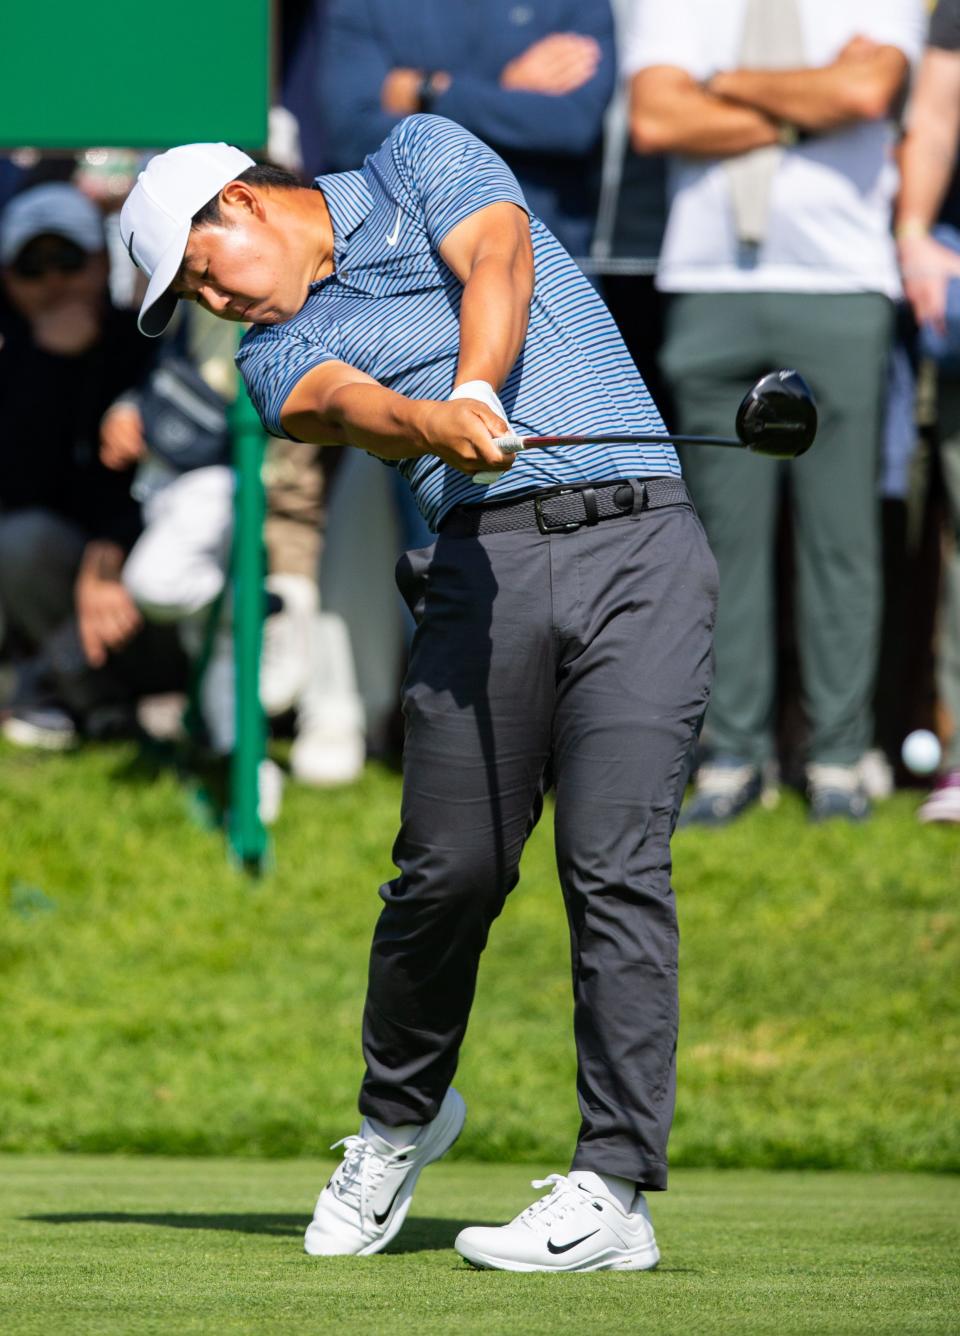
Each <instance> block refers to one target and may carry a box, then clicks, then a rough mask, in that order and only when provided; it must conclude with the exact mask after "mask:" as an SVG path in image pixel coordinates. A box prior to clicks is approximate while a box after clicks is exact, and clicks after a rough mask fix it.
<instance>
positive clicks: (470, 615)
mask: <svg viewBox="0 0 960 1336" xmlns="http://www.w3.org/2000/svg"><path fill="white" fill-rule="evenodd" d="M397 577H398V583H399V585H400V587H401V592H402V593H403V594H404V597H405V598H406V600H407V602H408V604H409V606H410V608H411V610H412V611H413V614H414V617H415V618H416V620H417V623H418V627H417V631H416V634H415V637H414V642H413V647H412V651H411V660H410V666H409V670H408V673H407V678H406V681H405V683H404V691H403V709H404V718H405V721H406V736H405V745H404V789H403V805H402V824H401V828H400V833H399V835H398V837H397V841H396V845H395V848H394V861H395V863H396V865H397V867H398V868H399V870H400V875H399V876H398V877H397V878H396V879H395V880H393V881H391V882H389V883H387V884H386V885H385V886H383V887H382V888H381V892H380V894H381V896H382V898H383V900H384V902H385V906H384V909H383V911H382V913H381V916H380V919H379V922H378V924H377V928H376V932H375V935H374V941H373V947H372V952H371V960H370V977H369V989H368V993H367V1004H366V1009H365V1014H364V1025H363V1042H364V1056H365V1058H366V1063H367V1071H366V1076H365V1079H364V1082H363V1087H362V1090H361V1096H360V1108H361V1111H362V1112H363V1113H366V1114H369V1115H372V1116H373V1117H376V1118H379V1119H381V1120H382V1121H383V1122H385V1123H387V1124H388V1125H390V1124H397V1123H402V1122H418V1123H422V1122H425V1121H427V1120H429V1119H431V1118H433V1117H434V1116H435V1115H436V1112H437V1109H438V1107H439V1104H440V1101H441V1099H442V1098H443V1095H444V1092H445V1091H446V1089H447V1087H448V1085H449V1084H450V1081H451V1080H452V1078H453V1074H454V1071H455V1069H456V1066H457V1058H458V1052H459V1048H460V1044H461V1041H462V1039H463V1035H464V1031H465V1029H466V1024H467V1017H468V1014H469V1011H470V1006H471V1003H472V1001H473V995H474V988H475V983H476V976H477V967H478V964H479V959H480V954H481V952H482V951H483V948H484V946H485V944H486V941H487V934H488V931H489V928H490V925H491V923H492V922H493V920H494V919H495V918H496V917H497V915H498V914H499V913H500V910H501V909H502V907H503V904H504V900H505V898H506V896H507V894H508V892H509V891H510V890H511V889H512V888H513V887H514V886H515V884H516V882H517V879H518V873H517V868H518V864H519V860H520V854H521V850H522V849H523V846H524V842H525V841H526V839H527V836H528V835H529V833H530V831H531V829H532V828H533V825H534V824H535V822H536V820H537V817H538V816H539V814H540V808H541V804H542V794H543V791H544V788H545V784H546V781H547V778H548V776H549V777H550V778H552V781H553V783H554V785H555V789H556V850H557V863H558V871H559V875H560V882H561V886H562V888H563V895H564V900H565V904H566V911H567V917H568V921H569V927H570V938H571V946H572V963H573V992H574V1004H575V1005H574V1026H575V1035H576V1044H577V1056H578V1082H577V1084H578V1096H579V1102H580V1110H581V1114H582V1126H581V1131H580V1136H579V1142H578V1147H577V1150H576V1155H575V1158H574V1165H575V1166H576V1167H583V1168H590V1169H593V1170H599V1171H601V1172H607V1173H611V1174H619V1175H622V1176H624V1177H626V1178H631V1179H634V1180H635V1181H637V1182H638V1183H639V1184H641V1185H642V1186H645V1187H648V1188H662V1187H664V1186H665V1184H666V1144H667V1136H668V1133H669V1129H670V1123H671V1120H672V1116H673V1104H674V1092H675V1050H676V1038H677V922H676V912H675V906H674V897H673V891H672V888H671V885H670V866H671V865H670V836H671V834H672V832H673V828H674V824H675V822H676V816H677V810H678V807H679V803H680V799H681V796H682V792H683V787H684V784H685V781H686V777H687V773H688V765H689V756H690V752H691V747H692V743H693V741H694V738H695V736H696V734H697V731H698V729H699V724H700V719H701V717H702V715H703V711H704V709H705V707H706V702H707V697H708V693H709V685H710V676H711V662H712V649H711V637H712V629H713V620H714V612H715V603H716V568H715V566H714V562H713V558H712V556H711V555H710V551H709V549H708V547H707V543H706V539H705V537H704V533H703V530H702V528H701V526H700V523H699V520H698V519H697V517H696V514H695V512H694V510H693V508H692V506H690V505H689V504H688V505H676V506H671V507H665V508H663V509H659V510H647V511H642V512H640V513H639V514H635V515H630V516H627V517H624V518H618V519H610V520H606V521H604V522H602V523H600V524H598V525H596V526H594V527H592V528H582V529H580V530H577V531H576V532H574V533H567V534H552V535H542V534H540V533H539V532H538V531H537V530H536V529H532V530H524V531H522V532H512V533H503V534H494V535H489V536H483V537H479V538H476V537H475V538H462V537H461V538H454V537H444V536H443V535H442V534H441V536H440V538H439V539H438V541H437V542H436V543H435V544H434V545H433V546H432V547H429V548H425V549H422V550H418V551H414V552H410V553H407V554H406V556H405V557H403V558H401V561H400V563H399V565H398V568H397ZM535 986H536V984H535V981H534V980H533V979H531V980H530V987H531V989H532V988H534V987H535ZM532 1056H533V1055H531V1058H532Z"/></svg>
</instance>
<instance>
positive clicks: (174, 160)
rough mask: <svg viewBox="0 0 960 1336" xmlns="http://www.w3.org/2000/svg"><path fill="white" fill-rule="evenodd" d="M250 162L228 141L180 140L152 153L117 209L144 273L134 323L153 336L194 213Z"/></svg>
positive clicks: (162, 322)
mask: <svg viewBox="0 0 960 1336" xmlns="http://www.w3.org/2000/svg"><path fill="white" fill-rule="evenodd" d="M253 165H254V162H253V158H251V157H248V156H247V154H246V153H243V152H241V150H240V149H238V148H233V147H232V146H231V145H230V144H184V145H182V146H181V147H180V148H171V149H168V151H167V152H166V153H158V154H157V156H156V157H155V158H151V159H150V161H149V162H148V163H147V166H146V168H145V169H144V170H143V171H142V172H141V173H140V175H139V176H138V177H137V184H136V185H135V186H134V187H133V189H132V190H131V191H130V194H129V195H128V196H127V199H126V202H125V203H124V206H123V208H122V210H121V211H120V236H121V237H122V238H123V244H124V245H125V246H126V248H127V253H128V255H129V256H130V259H131V260H132V261H133V263H134V264H135V265H136V266H137V268H138V269H142V270H143V272H144V273H145V274H146V275H147V276H148V277H149V279H150V282H149V284H148V285H147V293H146V296H145V297H144V299H143V303H142V305H141V307H140V316H139V319H138V321H137V324H138V325H139V326H140V330H141V332H142V333H144V334H148V335H149V336H150V337H151V338H156V336H157V335H158V334H162V333H163V331H164V330H165V329H166V327H167V325H168V324H169V323H170V317H171V316H172V315H173V312H174V309H175V308H176V305H177V298H176V297H175V296H174V294H173V293H171V292H169V291H168V289H169V287H170V284H171V283H172V282H173V280H174V279H175V278H176V276H177V271H178V269H179V268H180V265H181V264H182V262H183V255H184V251H185V250H186V249H187V239H188V238H189V236H190V223H191V220H192V219H193V215H194V214H195V213H198V212H199V210H200V209H202V208H203V206H204V205H205V204H208V203H209V202H210V200H212V199H214V198H215V197H216V196H217V195H219V193H220V191H221V190H222V189H223V187H224V186H225V185H227V184H228V183H229V182H230V181H235V180H236V178H237V177H238V176H240V175H241V174H242V173H243V172H245V171H246V170H247V168H248V167H252V166H253Z"/></svg>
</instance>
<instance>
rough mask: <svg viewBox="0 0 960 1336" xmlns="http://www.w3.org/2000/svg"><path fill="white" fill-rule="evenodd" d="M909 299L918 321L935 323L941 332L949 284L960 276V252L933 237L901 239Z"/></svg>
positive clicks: (902, 262) (920, 322)
mask: <svg viewBox="0 0 960 1336" xmlns="http://www.w3.org/2000/svg"><path fill="white" fill-rule="evenodd" d="M898 249H899V253H900V268H901V271H902V273H903V286H904V290H905V291H906V294H907V301H908V302H909V303H910V305H911V307H912V308H913V314H914V316H915V317H916V321H917V324H918V325H924V324H931V325H933V326H934V328H935V329H936V330H938V331H939V332H940V333H941V334H942V333H943V331H944V325H945V322H946V310H947V284H948V283H949V281H950V279H951V278H960V255H958V254H957V252H956V251H952V250H951V249H950V248H949V247H948V246H941V245H940V243H939V241H935V240H934V239H933V237H923V236H921V237H904V238H903V239H902V240H901V241H900V242H899V243H898Z"/></svg>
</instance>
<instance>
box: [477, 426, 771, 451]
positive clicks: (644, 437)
mask: <svg viewBox="0 0 960 1336" xmlns="http://www.w3.org/2000/svg"><path fill="white" fill-rule="evenodd" d="M500 439H501V440H504V441H506V440H517V441H519V442H521V446H520V448H521V449H523V450H530V449H534V448H540V447H549V446H551V445H661V444H669V443H672V444H674V445H724V446H730V447H732V448H734V449H737V450H743V449H745V448H746V447H745V443H744V442H743V441H738V440H737V439H736V438H735V437H733V436H681V435H680V434H679V433H677V432H660V433H659V434H658V433H656V432H652V431H646V432H643V431H628V432H601V433H599V434H594V435H590V436H517V437H503V438H500Z"/></svg>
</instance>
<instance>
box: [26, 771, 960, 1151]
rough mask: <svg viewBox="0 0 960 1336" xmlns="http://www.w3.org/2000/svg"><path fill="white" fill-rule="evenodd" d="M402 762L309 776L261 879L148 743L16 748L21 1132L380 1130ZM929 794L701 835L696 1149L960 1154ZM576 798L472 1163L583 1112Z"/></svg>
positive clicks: (948, 935) (535, 888) (542, 892)
mask: <svg viewBox="0 0 960 1336" xmlns="http://www.w3.org/2000/svg"><path fill="white" fill-rule="evenodd" d="M398 797H399V780H398V778H397V777H396V776H395V775H394V774H392V773H390V772H389V771H386V770H384V769H380V768H377V767H370V768H369V769H368V771H367V773H366V775H365V777H364V779H363V781H362V782H361V783H360V784H359V785H358V786H357V787H355V788H351V789H347V790H343V791H340V792H335V793H329V794H321V793H317V792H311V791H309V790H306V789H302V788H297V787H295V786H292V787H291V788H290V789H289V790H288V796H287V800H286V803H285V806H284V811H283V815H282V817H281V821H280V824H279V826H278V827H277V831H276V850H277V869H276V872H275V873H274V874H273V875H272V876H271V877H269V878H267V879H266V880H264V881H262V882H261V883H259V884H251V883H250V882H248V881H247V880H245V878H244V877H243V876H242V875H241V874H239V873H237V872H236V871H234V870H232V869H231V868H229V867H228V865H227V863H226V860H225V858H224V852H223V846H222V843H221V840H220V838H219V837H218V835H216V834H215V833H211V832H209V831H204V830H202V829H201V828H200V827H199V826H198V825H197V824H196V823H195V822H193V821H192V820H191V818H190V816H189V813H188V806H189V804H188V799H187V796H186V794H185V791H184V789H183V788H182V786H181V785H179V784H178V782H177V781H176V779H175V777H174V776H173V775H172V774H171V773H170V772H167V771H163V770H158V769H156V768H154V767H152V766H150V765H149V764H144V763H143V762H142V761H141V760H139V759H138V757H137V754H136V751H135V749H134V748H132V747H126V746H118V747H112V748H105V749H102V750H91V751H88V752H85V753H83V754H81V755H78V756H72V757H36V756H26V755H23V754H21V753H16V752H14V751H12V750H11V749H9V748H5V749H3V748H0V989H2V997H3V1012H4V1022H3V1024H2V1025H0V1148H3V1149H8V1150H19V1151H44V1150H60V1149H69V1150H74V1151H87V1152H103V1151H115V1150H120V1151H128V1152H140V1151H146V1152H167V1153H175V1154H177V1153H179V1154H184V1153H186V1154H198V1153H204V1154H213V1155H219V1154H244V1155H252V1156H284V1155H300V1154H323V1153H324V1152H325V1151H326V1148H327V1147H328V1146H329V1144H330V1142H332V1141H333V1140H334V1139H336V1138H337V1137H339V1136H342V1135H343V1134H344V1133H345V1132H348V1131H350V1130H351V1129H352V1127H353V1126H354V1123H355V1117H356V1115H355V1097H356V1086H357V1082H358V1079H359V1076H360V1059H359V1051H358V1031H359V1020H360V1012H361V1007H362V999H363V988H364V982H365V975H366V957H367V949H368V944H369V938H370V933H371V929H372V927H373V923H374V921H375V919H376V915H377V911H378V906H379V901H378V899H377V895H376V890H377V886H378V885H379V884H380V883H381V882H382V881H383V880H385V879H387V878H388V877H390V876H391V875H392V872H393V869H392V865H391V862H390V846H391V843H392V839H393V835H394V831H395V825H396V817H397V809H398ZM918 800H919V798H918V796H913V795H909V794H907V795H901V796H900V797H898V798H897V799H896V800H894V801H893V802H892V803H889V804H886V805H884V806H883V808H882V809H881V810H880V811H879V812H878V814H877V816H876V818H875V819H874V821H873V822H871V823H870V824H869V825H867V826H865V827H863V828H862V829H861V828H851V827H849V826H844V825H831V826H827V827H822V828H811V827H810V826H809V825H808V823H807V820H806V815H805V811H804V808H803V805H802V803H801V802H800V801H799V800H798V799H796V798H794V797H792V796H791V797H788V798H787V799H786V800H785V801H784V802H783V803H782V805H781V807H780V808H779V810H777V811H774V812H766V811H757V812H755V813H753V814H751V815H750V816H748V817H747V818H746V819H745V820H743V821H742V822H740V823H738V824H737V825H735V826H733V827H731V828H730V829H728V830H724V831H718V832H709V833H702V832H701V833H696V832H690V833H682V834H680V835H679V836H678V837H677V839H676V842H675V855H676V866H675V877H674V881H675V885H676V887H677V895H678V903H679V909H680V921H681V932H682V1030H681V1047H680V1087H679V1101H678V1107H677V1119H676V1125H675V1132H674V1136H673V1141H672V1157H673V1163H674V1164H675V1165H715V1166H734V1165H740V1166H744V1165H752V1166H756V1167H771V1166H780V1167H792V1168H801V1167H813V1166H819V1167H842V1168H861V1169H883V1170H895V1169H914V1170H942V1169H948V1170H957V1169H960V1118H958V1116H957V1115H958V1101H957V1082H958V1075H957V1073H958V1071H960V1025H958V1005H960V1004H958V990H957V978H958V975H960V932H958V926H960V906H958V888H960V832H958V831H956V830H945V829H923V828H921V827H919V826H918V825H917V823H916V821H915V819H914V810H915V807H916V805H917V802H918ZM569 991H570V990H569V966H568V944H567V934H566V925H565V921H564V917H563V912H562V907H561V901H560V897H559V893H558V890H557V887H556V881H555V874H554V868H553V851H552V838H551V829H550V821H549V810H548V813H547V815H546V816H545V818H544V820H543V821H542V822H541V824H540V827H539V829H538V830H537V831H536V832H535V834H534V836H533V838H532V840H531V842H530V846H529V848H528V850H527V853H526V855H525V858H524V866H523V878H522V881H521V885H520V887H519V888H518V889H517V891H516V892H515V893H514V895H513V896H512V897H511V902H510V903H509V904H508V906H507V910H506V912H505V913H504V915H503V917H502V919H501V920H500V922H499V923H498V924H496V925H495V927H494V931H493V934H492V938H491V944H490V948H489V950H488V953H487V957H486V959H485V961H484V964H483V968H482V970H481V982H480V992H479V997H478V1000H477V1005H476V1008H475V1011H474V1016H473V1020H472V1023H471V1028H470V1032H469V1034H468V1037H467V1043H466V1047H465V1051H464V1057H463V1063H462V1066H461V1070H460V1072H459V1074H458V1078H457V1083H458V1086H459V1087H460V1088H461V1089H462V1090H463V1092H464V1094H465V1095H466V1097H467V1099H468V1102H469V1103H470V1106H471V1117H470V1121H469V1123H468V1125H467V1130H466V1132H465V1134H464V1136H463V1138H462V1140H461V1142H460V1144H459V1146H458V1148H457V1153H458V1154H459V1155H461V1156H462V1157H464V1158H466V1159H475V1158H486V1159H502V1158H510V1159H516V1158H526V1159H531V1160H542V1161H545V1162H548V1163H549V1164H551V1165H552V1166H553V1167H554V1168H562V1167H563V1166H564V1165H565V1164H566V1163H567V1162H568V1155H569V1150H570V1146H571V1144H572V1141H573V1138H574V1136H575V1132H576V1127H577V1109H576V1104H575V1099H574V1079H573V1078H574V1055H573V1047H572V1042H571V1037H570V1001H569Z"/></svg>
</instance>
